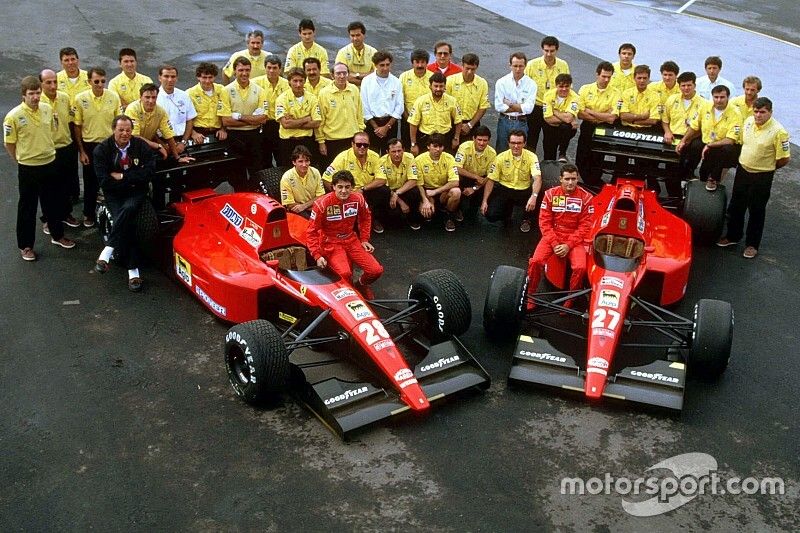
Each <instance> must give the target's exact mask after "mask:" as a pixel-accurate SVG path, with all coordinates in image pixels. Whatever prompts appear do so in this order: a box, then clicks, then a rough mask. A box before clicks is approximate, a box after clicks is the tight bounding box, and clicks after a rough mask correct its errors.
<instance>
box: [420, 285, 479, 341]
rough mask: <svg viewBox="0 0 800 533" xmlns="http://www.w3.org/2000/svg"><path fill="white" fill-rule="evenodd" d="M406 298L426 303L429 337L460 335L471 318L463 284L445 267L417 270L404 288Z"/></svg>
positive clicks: (469, 304)
mask: <svg viewBox="0 0 800 533" xmlns="http://www.w3.org/2000/svg"><path fill="white" fill-rule="evenodd" d="M408 298H409V299H411V300H419V301H422V302H424V303H425V305H426V306H427V307H428V323H429V328H428V330H427V331H426V333H427V335H428V337H430V339H431V341H433V342H439V341H443V340H446V339H447V338H449V337H450V336H451V335H461V334H462V333H464V332H466V331H467V330H468V329H469V325H470V322H471V321H472V304H471V303H470V301H469V295H468V294H467V291H466V289H465V288H464V285H463V284H462V283H461V280H459V279H458V278H457V277H456V275H455V274H453V273H452V272H450V271H449V270H445V269H436V270H429V271H427V272H422V273H421V274H418V275H417V277H416V278H414V281H412V282H411V286H410V287H409V288H408Z"/></svg>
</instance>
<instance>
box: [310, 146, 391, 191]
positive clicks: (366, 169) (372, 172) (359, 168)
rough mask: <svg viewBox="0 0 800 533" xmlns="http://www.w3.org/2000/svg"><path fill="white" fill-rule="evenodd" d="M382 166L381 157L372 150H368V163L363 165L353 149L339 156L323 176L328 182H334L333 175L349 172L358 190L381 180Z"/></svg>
mask: <svg viewBox="0 0 800 533" xmlns="http://www.w3.org/2000/svg"><path fill="white" fill-rule="evenodd" d="M380 166H381V156H379V155H378V154H377V153H376V152H373V151H372V150H367V161H366V162H365V163H364V164H363V165H362V164H361V162H360V161H359V160H358V158H357V157H356V153H355V152H354V151H353V149H352V148H348V149H347V150H345V151H344V152H342V153H340V154H339V155H337V156H336V157H335V158H334V160H333V163H331V165H330V166H329V167H328V168H327V169H326V170H325V174H324V175H323V176H322V179H324V180H325V181H327V182H331V181H333V175H334V174H335V173H336V172H338V171H340V170H349V171H350V172H351V173H352V174H353V177H354V178H355V179H356V188H360V187H363V186H365V185H368V184H370V183H372V182H373V181H375V180H376V179H380V178H379V177H378V172H379V170H380Z"/></svg>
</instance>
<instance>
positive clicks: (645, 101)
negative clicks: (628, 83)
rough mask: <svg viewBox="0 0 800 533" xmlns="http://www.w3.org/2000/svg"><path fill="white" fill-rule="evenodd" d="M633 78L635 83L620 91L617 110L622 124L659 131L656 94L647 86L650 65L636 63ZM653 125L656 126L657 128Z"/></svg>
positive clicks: (659, 122)
mask: <svg viewBox="0 0 800 533" xmlns="http://www.w3.org/2000/svg"><path fill="white" fill-rule="evenodd" d="M633 79H634V83H635V85H634V86H633V87H631V88H630V89H626V90H625V91H624V92H623V93H622V107H620V111H619V117H620V119H622V124H623V125H625V126H630V127H632V128H651V129H652V130H653V131H657V132H658V133H661V132H662V129H661V127H660V124H661V113H659V111H658V108H659V99H658V94H657V93H655V92H653V91H651V90H650V88H649V87H648V85H649V83H650V67H648V66H647V65H636V68H634V69H633ZM654 126H657V129H656V128H654Z"/></svg>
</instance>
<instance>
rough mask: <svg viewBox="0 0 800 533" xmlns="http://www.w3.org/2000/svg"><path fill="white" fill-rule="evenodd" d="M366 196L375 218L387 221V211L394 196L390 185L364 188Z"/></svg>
mask: <svg viewBox="0 0 800 533" xmlns="http://www.w3.org/2000/svg"><path fill="white" fill-rule="evenodd" d="M363 193H364V198H365V199H366V200H367V204H369V210H370V211H372V216H373V218H375V219H377V220H380V221H381V222H384V221H386V213H387V211H388V210H389V200H390V199H391V197H392V191H391V190H390V189H389V186H388V185H381V186H380V187H375V188H374V189H368V190H364V191H363Z"/></svg>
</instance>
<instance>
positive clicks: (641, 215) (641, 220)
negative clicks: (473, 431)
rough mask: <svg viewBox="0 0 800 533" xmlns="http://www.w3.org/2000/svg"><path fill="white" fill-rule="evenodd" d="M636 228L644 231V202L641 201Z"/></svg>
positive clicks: (641, 231) (640, 231)
mask: <svg viewBox="0 0 800 533" xmlns="http://www.w3.org/2000/svg"><path fill="white" fill-rule="evenodd" d="M636 229H637V230H638V231H639V233H644V202H639V216H638V217H637V218H636Z"/></svg>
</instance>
